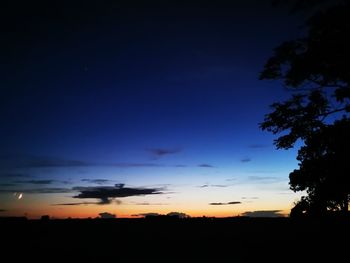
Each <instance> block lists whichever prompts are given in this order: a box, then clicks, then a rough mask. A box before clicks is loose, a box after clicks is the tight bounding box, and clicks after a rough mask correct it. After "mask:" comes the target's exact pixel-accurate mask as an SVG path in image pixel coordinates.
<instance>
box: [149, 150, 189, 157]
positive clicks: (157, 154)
mask: <svg viewBox="0 0 350 263" xmlns="http://www.w3.org/2000/svg"><path fill="white" fill-rule="evenodd" d="M146 150H147V151H148V152H150V153H151V154H152V156H153V157H155V158H157V159H158V158H160V157H163V156H166V155H171V154H176V153H180V152H181V151H182V149H180V148H149V149H146Z"/></svg>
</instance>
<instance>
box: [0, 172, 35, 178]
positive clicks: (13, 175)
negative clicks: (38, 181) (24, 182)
mask: <svg viewBox="0 0 350 263" xmlns="http://www.w3.org/2000/svg"><path fill="white" fill-rule="evenodd" d="M0 177H2V178H28V177H31V176H30V175H29V174H23V173H9V172H1V171H0Z"/></svg>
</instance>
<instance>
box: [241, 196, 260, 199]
mask: <svg viewBox="0 0 350 263" xmlns="http://www.w3.org/2000/svg"><path fill="white" fill-rule="evenodd" d="M242 199H259V197H257V196H252V197H247V196H243V197H242Z"/></svg>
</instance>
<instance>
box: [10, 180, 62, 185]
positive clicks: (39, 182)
mask: <svg viewBox="0 0 350 263" xmlns="http://www.w3.org/2000/svg"><path fill="white" fill-rule="evenodd" d="M54 181H55V180H21V181H14V183H16V184H52V183H53V182H54Z"/></svg>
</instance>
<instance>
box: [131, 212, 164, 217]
mask: <svg viewBox="0 0 350 263" xmlns="http://www.w3.org/2000/svg"><path fill="white" fill-rule="evenodd" d="M132 216H143V217H146V216H161V214H158V213H141V214H133V215H132Z"/></svg>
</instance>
